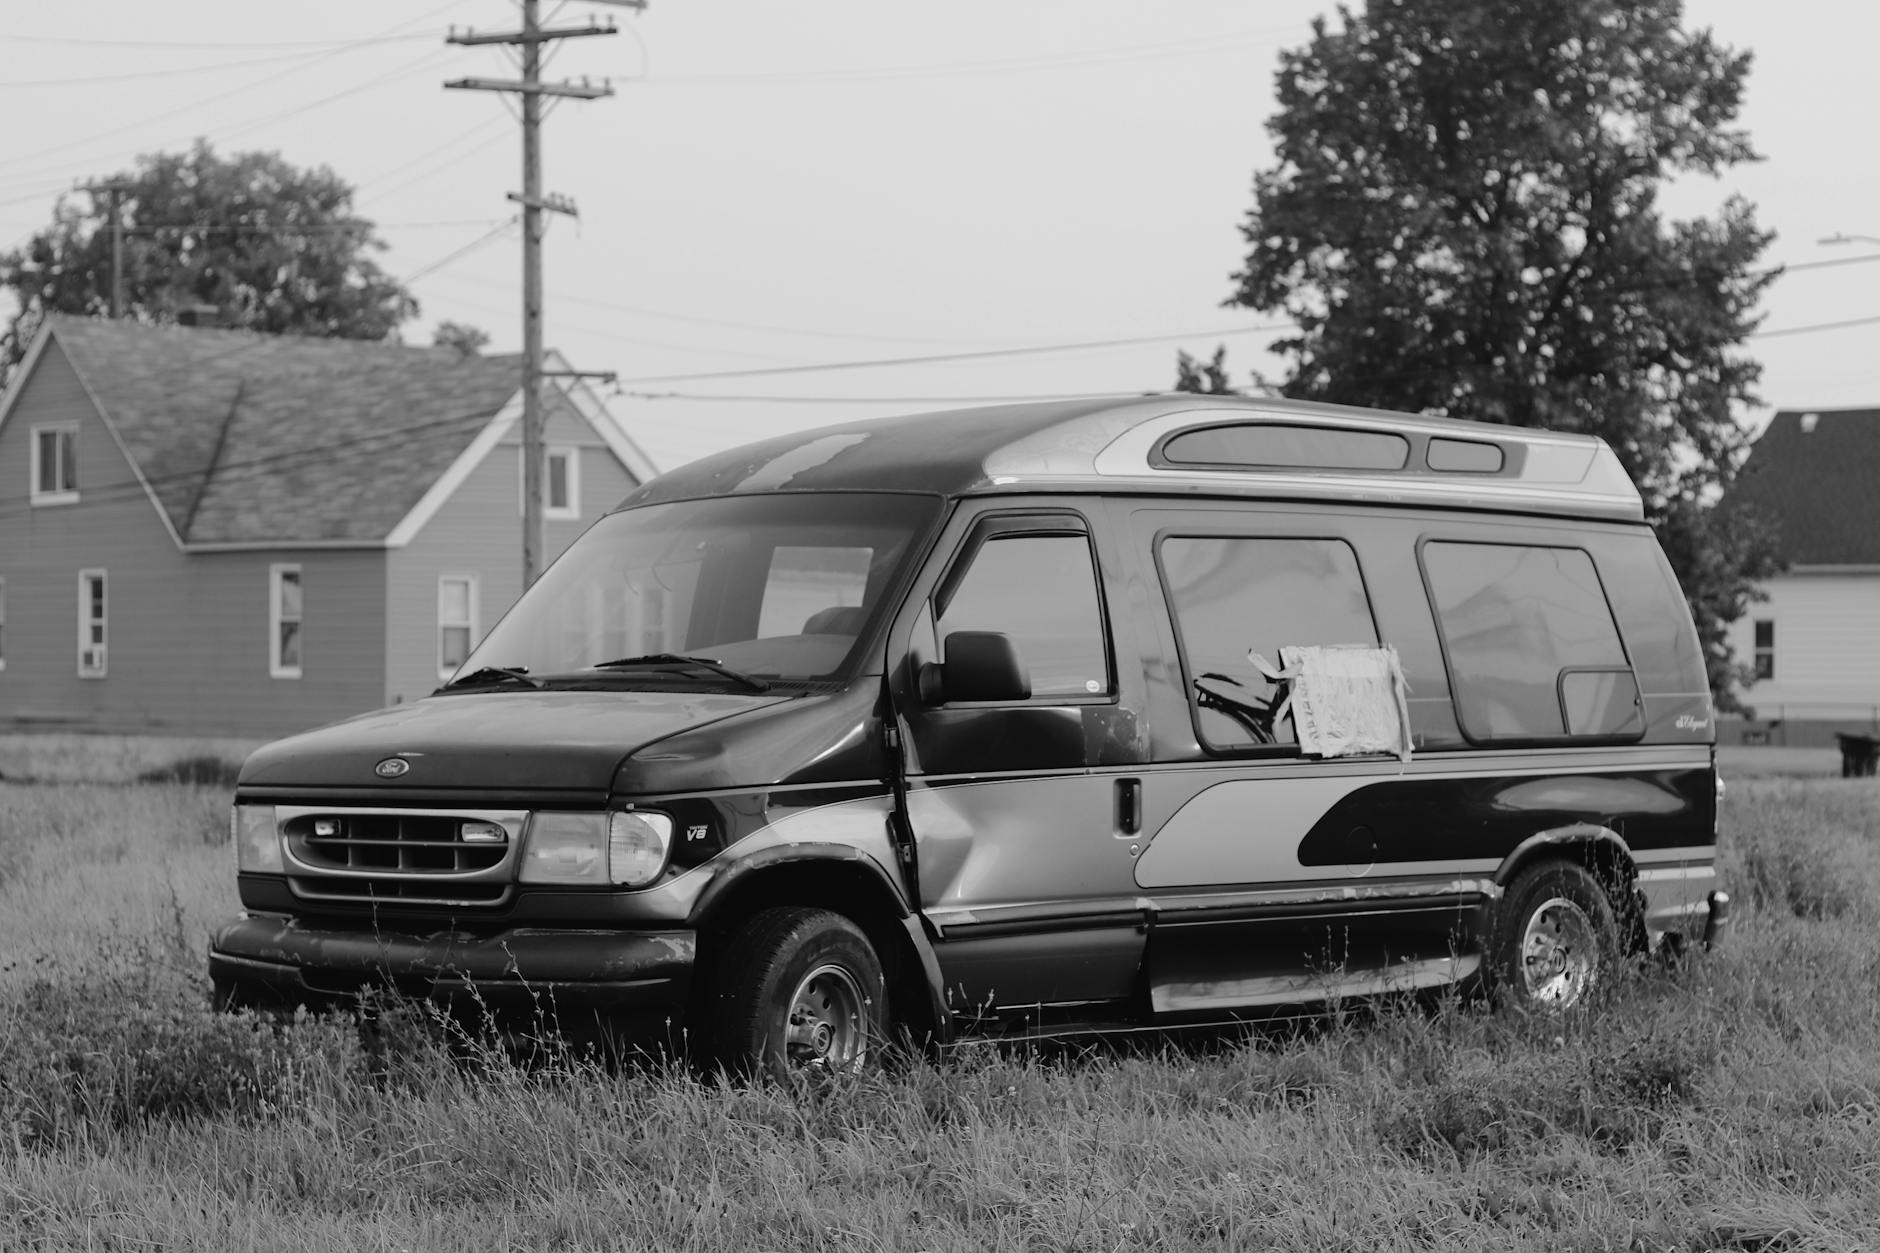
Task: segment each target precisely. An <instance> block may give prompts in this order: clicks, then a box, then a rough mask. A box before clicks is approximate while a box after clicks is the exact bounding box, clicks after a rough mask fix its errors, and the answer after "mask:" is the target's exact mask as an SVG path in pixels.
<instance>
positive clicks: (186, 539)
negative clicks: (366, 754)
mask: <svg viewBox="0 0 1880 1253" xmlns="http://www.w3.org/2000/svg"><path fill="white" fill-rule="evenodd" d="M550 368H552V369H560V370H565V369H567V368H568V367H567V365H566V363H565V362H561V361H559V360H558V359H551V363H550ZM559 382H560V381H558V384H559ZM520 383H521V360H520V358H519V357H516V356H489V357H479V356H464V355H461V354H459V353H457V352H456V351H454V350H452V349H446V348H414V347H408V346H405V345H399V344H385V343H367V342H361V341H357V340H342V339H315V338H305V337H296V336H274V335H259V334H255V333H252V332H247V331H231V330H209V329H198V328H193V327H181V326H162V327H152V326H138V325H134V324H131V323H128V322H119V321H106V320H100V319H86V318H75V317H67V316H61V315H53V316H49V317H48V318H47V319H46V320H45V323H44V325H43V326H42V327H41V328H40V330H39V333H38V334H37V335H36V336H35V337H34V339H33V342H32V344H31V346H30V348H29V350H28V351H27V354H26V356H25V358H24V360H23V361H22V362H21V363H20V367H19V368H18V369H17V370H16V371H15V372H14V375H13V378H12V380H11V382H10V383H9V385H8V388H7V391H6V393H5V395H4V397H0V727H3V728H11V729H21V728H31V727H47V728H60V729H68V730H97V731H119V732H148V733H173V734H189V735H225V736H244V737H259V736H273V735H277V734H281V733H285V732H289V731H294V730H298V729H302V728H305V727H309V726H314V725H317V724H320V723H324V722H329V721H332V720H334V719H337V718H342V717H346V716H348V715H351V714H355V713H359V712H361V711H364V710H367V709H374V708H378V707H380V706H382V705H387V704H393V703H397V702H399V701H405V700H412V699H415V698H417V697H419V696H421V695H423V694H425V693H427V692H429V691H430V690H432V689H433V688H435V687H436V686H437V685H438V683H439V681H440V680H441V679H442V678H444V677H447V676H448V675H449V674H450V673H451V671H452V670H453V669H454V668H455V667H456V665H457V663H458V662H460V661H461V660H462V659H463V657H464V655H465V654H466V653H467V652H468V650H469V649H470V647H471V646H472V645H473V644H474V643H475V642H476V641H477V640H479V639H480V638H481V636H482V633H483V632H484V631H485V630H486V629H487V628H488V627H490V626H491V625H493V624H494V622H495V620H496V618H497V617H498V616H500V615H501V614H502V612H503V611H504V610H505V609H507V608H508V606H509V605H510V603H511V602H513V601H514V600H515V598H516V597H517V596H518V595H519V594H520V593H521V590H522V588H521V548H522V469H521V464H522V463H521V415H522V401H521V390H520ZM546 411H547V423H546V439H545V443H546V451H547V456H546V458H545V467H544V484H543V500H544V507H545V508H544V511H545V515H546V529H547V541H546V553H547V555H549V556H551V557H552V556H553V555H555V554H558V553H559V552H560V551H561V550H562V549H563V548H564V547H566V546H567V544H568V543H569V542H570V541H572V540H573V539H574V537H575V536H576V535H578V534H580V532H581V531H582V530H584V529H585V528H586V527H587V525H588V524H589V523H590V522H591V521H593V519H594V518H595V517H597V516H598V515H599V514H600V513H601V512H603V511H604V510H606V509H608V508H610V507H611V506H612V505H613V504H614V502H616V501H618V500H619V499H620V498H621V497H622V496H624V495H626V493H627V492H628V491H629V490H631V489H632V488H633V487H634V486H636V485H637V484H639V483H641V482H643V481H645V480H646V479H647V478H649V477H651V476H652V474H653V473H654V471H653V467H652V465H651V464H650V463H649V462H648V461H647V459H646V457H645V455H644V454H643V453H641V452H640V450H639V449H638V448H637V447H636V446H635V445H634V443H633V442H632V440H631V439H629V438H628V437H627V435H626V434H625V432H624V431H622V430H621V428H620V426H619V425H618V424H617V423H616V421H615V420H614V418H613V416H612V415H611V414H610V413H609V412H608V411H607V409H606V407H605V406H604V405H603V404H602V403H601V401H600V400H599V398H597V397H596V396H595V395H594V394H593V393H592V392H591V391H590V390H589V389H588V388H587V387H586V386H585V385H584V384H582V383H581V382H580V381H579V380H572V381H570V382H569V383H568V384H567V385H565V386H562V385H557V386H555V387H552V388H550V389H548V403H547V405H546Z"/></svg>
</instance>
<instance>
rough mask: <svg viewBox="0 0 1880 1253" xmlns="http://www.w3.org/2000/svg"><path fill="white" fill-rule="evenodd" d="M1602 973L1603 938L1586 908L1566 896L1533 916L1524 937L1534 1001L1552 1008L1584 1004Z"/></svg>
mask: <svg viewBox="0 0 1880 1253" xmlns="http://www.w3.org/2000/svg"><path fill="white" fill-rule="evenodd" d="M1598 972H1599V936H1598V933H1597V932H1596V931H1595V929H1594V927H1593V920H1592V919H1591V918H1590V917H1588V916H1587V913H1586V911H1585V910H1584V909H1581V908H1580V907H1579V906H1578V905H1577V904H1575V903H1574V902H1572V901H1570V900H1568V899H1567V898H1566V897H1564V896H1556V897H1554V898H1553V899H1552V900H1549V901H1546V902H1544V903H1543V904H1542V905H1541V907H1540V908H1539V909H1537V910H1535V911H1534V912H1533V914H1531V915H1530V916H1529V917H1528V925H1527V933H1526V934H1525V935H1523V936H1522V937H1521V977H1522V980H1523V982H1524V983H1525V984H1526V985H1527V995H1528V1000H1529V1002H1530V1003H1532V1004H1535V1005H1542V1006H1545V1007H1547V1008H1549V1009H1567V1008H1570V1007H1571V1006H1574V1005H1577V1004H1579V1002H1580V1001H1581V1000H1582V999H1583V998H1584V997H1585V996H1586V991H1587V989H1588V988H1590V987H1592V986H1593V980H1594V978H1595V977H1596V976H1597V975H1598Z"/></svg>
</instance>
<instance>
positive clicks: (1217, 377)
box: [1175, 344, 1240, 396]
mask: <svg viewBox="0 0 1880 1253" xmlns="http://www.w3.org/2000/svg"><path fill="white" fill-rule="evenodd" d="M1175 390H1176V391H1178V392H1198V393H1200V394H1201V395H1203V396H1238V395H1239V394H1240V392H1239V391H1238V390H1237V389H1236V388H1235V387H1234V385H1233V384H1232V383H1230V382H1228V380H1227V345H1225V344H1222V345H1221V346H1220V347H1219V348H1216V349H1215V350H1214V355H1213V356H1212V357H1209V358H1208V359H1207V360H1206V361H1202V360H1199V359H1197V358H1195V357H1191V356H1189V355H1188V354H1187V353H1186V352H1180V351H1178V352H1177V353H1176V354H1175Z"/></svg>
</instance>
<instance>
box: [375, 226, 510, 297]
mask: <svg viewBox="0 0 1880 1253" xmlns="http://www.w3.org/2000/svg"><path fill="white" fill-rule="evenodd" d="M516 222H517V219H516V218H515V217H514V216H511V217H509V218H506V219H504V220H503V221H501V222H498V223H497V224H496V225H495V227H494V228H492V229H490V230H488V231H485V232H484V233H483V234H481V235H478V236H477V237H476V238H475V239H473V240H471V241H470V242H469V243H467V244H465V245H464V246H463V247H461V248H458V249H456V250H454V251H452V252H448V253H446V254H444V255H443V256H441V257H439V258H438V259H437V260H435V261H433V262H431V263H430V264H429V265H426V266H422V267H420V268H419V269H416V270H413V271H412V272H411V273H409V274H407V275H405V277H403V278H401V279H399V280H398V285H399V286H400V287H407V286H409V285H411V284H412V283H415V282H417V281H418V280H419V279H421V278H423V277H424V276H425V275H427V274H430V273H432V272H433V271H436V270H441V269H443V268H444V267H445V266H447V265H449V264H450V263H451V262H453V261H455V260H456V259H457V258H459V257H461V256H463V255H465V254H466V253H471V252H475V251H476V250H477V249H478V248H481V247H482V246H483V245H485V244H487V243H489V242H490V241H491V240H493V239H495V238H496V237H497V236H498V235H502V234H505V233H507V232H508V230H509V228H510V227H512V226H514V225H515V224H516Z"/></svg>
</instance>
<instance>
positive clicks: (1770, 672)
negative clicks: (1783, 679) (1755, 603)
mask: <svg viewBox="0 0 1880 1253" xmlns="http://www.w3.org/2000/svg"><path fill="white" fill-rule="evenodd" d="M1764 627H1768V628H1769V630H1768V636H1769V642H1768V643H1767V644H1765V643H1763V642H1762V637H1763V634H1764V632H1763V628H1764ZM1749 629H1750V636H1749V639H1750V664H1751V666H1752V667H1753V668H1752V669H1751V671H1750V674H1751V675H1752V676H1753V681H1754V682H1757V683H1765V682H1772V681H1773V680H1774V679H1775V677H1776V620H1775V619H1774V618H1752V619H1750V628H1749Z"/></svg>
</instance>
